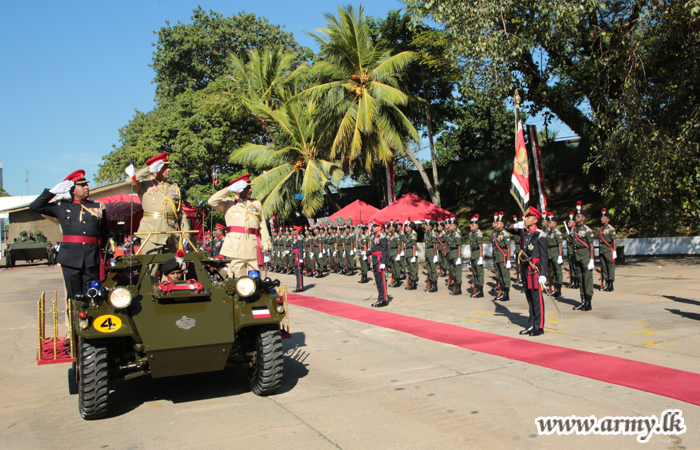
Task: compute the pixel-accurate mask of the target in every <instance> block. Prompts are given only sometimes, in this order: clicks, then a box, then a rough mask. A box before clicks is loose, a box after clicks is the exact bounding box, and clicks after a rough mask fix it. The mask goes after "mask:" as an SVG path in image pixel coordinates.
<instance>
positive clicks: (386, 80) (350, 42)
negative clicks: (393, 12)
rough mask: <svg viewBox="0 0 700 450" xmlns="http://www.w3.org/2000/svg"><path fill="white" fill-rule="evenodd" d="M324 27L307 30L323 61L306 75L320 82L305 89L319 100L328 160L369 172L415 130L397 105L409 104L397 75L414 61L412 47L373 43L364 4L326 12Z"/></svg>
mask: <svg viewBox="0 0 700 450" xmlns="http://www.w3.org/2000/svg"><path fill="white" fill-rule="evenodd" d="M325 19H326V26H325V27H323V28H320V29H318V30H317V33H315V34H314V33H309V34H310V35H311V36H312V37H314V38H315V39H316V41H317V42H318V43H319V45H320V46H321V52H320V55H321V61H319V62H317V63H316V64H314V66H313V67H312V68H311V71H310V75H311V76H315V77H317V79H318V81H319V83H320V84H318V85H316V86H313V87H310V88H308V89H306V90H305V91H304V93H303V94H304V96H305V98H312V99H314V100H318V113H317V117H319V127H321V129H322V131H323V135H322V141H323V138H325V139H328V140H329V141H331V142H332V144H331V154H330V157H331V158H332V159H335V158H339V159H340V161H341V162H342V164H343V165H344V166H348V167H351V166H352V165H354V164H356V163H357V164H360V165H361V166H363V167H364V168H365V170H366V171H371V170H372V167H373V166H374V164H375V163H377V162H378V163H381V164H386V163H387V162H389V161H390V160H391V158H392V156H393V153H394V151H396V150H398V149H403V148H405V147H406V145H407V140H408V139H412V140H413V141H415V142H418V140H419V139H418V132H417V131H416V129H415V128H414V127H413V125H412V124H411V122H410V121H409V120H408V118H407V117H406V115H405V114H404V113H403V111H402V110H401V109H400V107H401V106H404V105H406V104H407V103H408V95H407V94H406V93H405V92H403V91H402V90H401V87H400V84H399V80H400V74H401V73H402V71H403V70H404V69H405V68H406V66H407V65H408V64H409V63H410V62H411V61H412V60H413V57H414V56H413V54H412V53H411V52H401V53H399V54H396V55H393V56H392V55H391V52H390V51H389V50H385V49H384V48H382V47H381V46H380V45H378V44H375V43H374V42H372V39H371V36H370V32H369V26H368V24H367V21H366V20H365V17H364V13H363V9H362V8H360V9H359V10H355V9H354V8H353V7H352V6H347V7H345V8H340V7H339V8H338V17H335V16H333V15H332V14H330V13H326V14H325Z"/></svg>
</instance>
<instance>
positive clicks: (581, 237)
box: [574, 224, 594, 311]
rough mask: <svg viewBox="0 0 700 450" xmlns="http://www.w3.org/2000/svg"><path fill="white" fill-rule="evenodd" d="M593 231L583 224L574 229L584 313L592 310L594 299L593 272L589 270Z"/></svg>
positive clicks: (575, 252) (575, 251)
mask: <svg viewBox="0 0 700 450" xmlns="http://www.w3.org/2000/svg"><path fill="white" fill-rule="evenodd" d="M593 238H594V235H593V230H591V229H590V228H589V227H588V226H587V225H585V224H581V225H576V226H575V227H574V262H575V263H576V267H577V268H578V270H579V271H580V272H581V291H580V292H581V303H582V304H581V305H579V306H580V308H579V306H577V307H576V308H577V309H582V310H584V311H589V310H590V309H591V306H590V305H591V300H592V299H593V271H592V270H588V265H589V262H590V261H591V248H592V245H593Z"/></svg>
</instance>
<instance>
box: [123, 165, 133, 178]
mask: <svg viewBox="0 0 700 450" xmlns="http://www.w3.org/2000/svg"><path fill="white" fill-rule="evenodd" d="M124 172H126V174H127V175H129V178H133V177H134V176H136V169H134V165H133V164H129V165H128V166H127V167H126V169H124Z"/></svg>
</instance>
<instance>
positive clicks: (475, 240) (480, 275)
mask: <svg viewBox="0 0 700 450" xmlns="http://www.w3.org/2000/svg"><path fill="white" fill-rule="evenodd" d="M480 226H481V220H480V219H479V215H478V214H475V215H474V217H472V219H471V223H470V224H469V229H470V230H471V232H470V233H469V249H470V250H471V255H470V263H471V267H472V276H473V278H474V289H473V291H472V295H471V297H474V298H478V297H483V296H484V234H483V233H482V232H481V230H480V229H479V227H480Z"/></svg>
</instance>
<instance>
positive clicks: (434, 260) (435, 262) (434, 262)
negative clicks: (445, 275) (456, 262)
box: [433, 255, 438, 264]
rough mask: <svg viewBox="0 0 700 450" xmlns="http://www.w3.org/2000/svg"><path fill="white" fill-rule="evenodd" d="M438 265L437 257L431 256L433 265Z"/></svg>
mask: <svg viewBox="0 0 700 450" xmlns="http://www.w3.org/2000/svg"><path fill="white" fill-rule="evenodd" d="M437 263H438V255H435V256H433V264H437Z"/></svg>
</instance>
